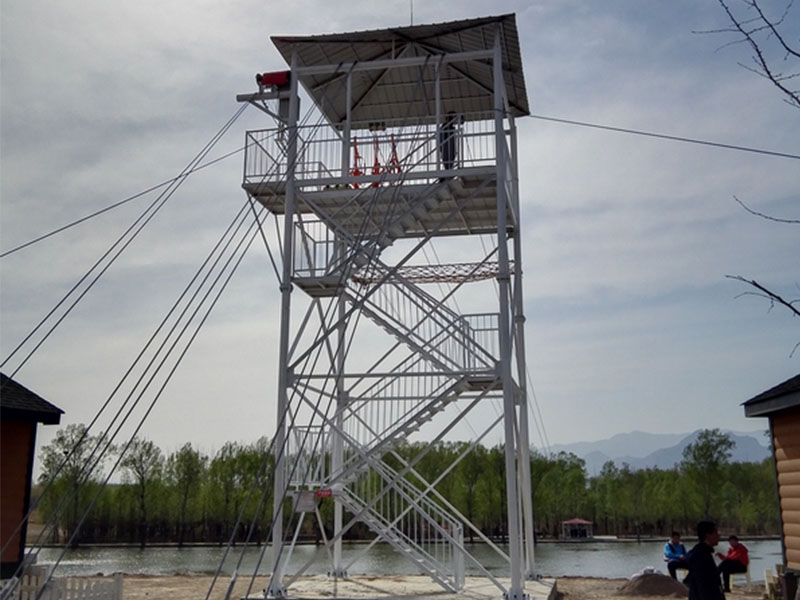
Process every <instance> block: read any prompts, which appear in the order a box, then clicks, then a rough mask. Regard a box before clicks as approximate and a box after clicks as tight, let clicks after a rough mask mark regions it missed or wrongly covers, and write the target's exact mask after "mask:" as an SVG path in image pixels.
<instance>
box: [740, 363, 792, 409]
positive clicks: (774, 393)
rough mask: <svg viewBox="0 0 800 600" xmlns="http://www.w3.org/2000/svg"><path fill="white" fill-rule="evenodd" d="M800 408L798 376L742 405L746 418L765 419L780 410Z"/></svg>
mask: <svg viewBox="0 0 800 600" xmlns="http://www.w3.org/2000/svg"><path fill="white" fill-rule="evenodd" d="M798 406H800V374H798V375H795V376H794V377H792V378H790V379H787V380H786V381H784V382H783V383H779V384H778V385H776V386H775V387H772V388H770V389H768V390H767V391H766V392H761V393H760V394H759V395H758V396H754V397H753V398H750V400H748V401H747V402H745V403H744V414H745V416H746V417H766V416H769V415H770V414H773V413H776V412H778V411H780V410H786V409H788V408H795V407H798Z"/></svg>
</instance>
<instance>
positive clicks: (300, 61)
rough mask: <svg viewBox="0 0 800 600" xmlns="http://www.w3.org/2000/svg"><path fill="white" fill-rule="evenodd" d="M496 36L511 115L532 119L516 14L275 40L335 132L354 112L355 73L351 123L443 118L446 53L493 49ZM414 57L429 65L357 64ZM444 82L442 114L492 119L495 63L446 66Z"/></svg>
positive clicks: (482, 60) (476, 61)
mask: <svg viewBox="0 0 800 600" xmlns="http://www.w3.org/2000/svg"><path fill="white" fill-rule="evenodd" d="M497 32H499V34H500V45H501V50H502V57H503V78H504V84H505V87H506V94H507V98H508V104H509V111H510V113H511V114H512V115H513V116H515V117H520V116H525V115H528V114H530V109H529V107H528V97H527V93H526V90H525V78H524V76H523V72H522V57H521V54H520V49H519V38H518V35H517V25H516V18H515V16H514V15H513V14H506V15H500V16H495V17H482V18H477V19H468V20H462V21H451V22H448V23H437V24H426V25H414V26H408V27H393V28H389V29H377V30H371V31H358V32H352V33H332V34H325V35H313V36H300V37H295V36H273V37H272V42H273V43H274V44H275V46H276V47H277V49H278V51H279V52H280V53H281V55H282V56H283V57H284V59H286V61H287V63H289V64H291V60H292V54H293V53H295V52H296V53H297V65H298V67H299V68H298V69H297V71H298V73H299V81H300V83H301V84H302V85H303V86H304V87H305V88H306V90H307V91H308V93H309V94H310V95H311V96H312V97H313V99H314V101H315V103H316V104H317V106H318V107H319V108H320V109H321V110H322V111H323V113H324V114H325V116H326V117H327V118H328V120H329V122H330V123H331V124H332V125H334V126H336V127H341V125H342V123H343V122H344V120H345V118H346V115H347V94H346V80H347V73H348V72H349V71H350V70H351V69H352V94H351V98H352V101H351V121H352V123H353V126H354V127H355V128H358V127H363V126H365V125H366V124H367V123H375V122H387V121H393V120H401V121H402V120H413V121H422V122H432V121H433V120H434V119H435V113H436V110H435V106H434V97H433V90H434V87H433V84H434V81H435V73H436V64H437V62H438V61H439V60H440V59H441V58H442V57H443V56H445V55H447V54H453V53H464V52H478V51H491V50H492V49H493V48H494V39H495V34H496V33H497ZM413 57H423V58H425V59H426V60H425V61H422V62H421V64H414V65H407V66H396V67H393V68H385V67H384V65H385V63H384V62H382V63H381V64H380V66H379V68H375V69H370V70H361V69H355V68H353V65H354V63H355V64H359V63H362V64H363V63H364V62H367V61H386V60H390V59H404V58H413ZM417 63H420V61H417ZM399 64H402V63H399ZM322 65H336V66H337V68H336V70H335V71H334V72H328V73H318V72H313V73H308V72H305V73H304V72H303V68H304V67H319V66H322ZM306 71H308V69H306ZM440 83H441V106H442V108H441V114H446V113H448V112H451V111H452V112H455V113H459V114H464V115H466V118H487V117H488V116H489V115H490V114H491V111H492V110H493V108H494V93H493V89H494V84H493V71H492V61H491V59H490V58H478V59H474V60H469V61H459V62H442V64H441V73H440ZM478 114H482V115H483V116H481V117H479V116H478Z"/></svg>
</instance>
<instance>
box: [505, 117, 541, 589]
mask: <svg viewBox="0 0 800 600" xmlns="http://www.w3.org/2000/svg"><path fill="white" fill-rule="evenodd" d="M509 124H510V129H511V156H510V158H509V160H510V162H509V164H510V166H511V177H512V184H511V193H512V194H513V196H514V197H513V198H512V200H511V203H512V205H513V206H514V214H515V215H516V223H515V227H514V286H513V298H514V349H515V350H516V359H517V379H518V382H519V390H520V395H521V401H520V407H519V469H520V498H521V500H522V518H523V528H524V534H525V577H526V578H527V579H535V578H536V563H535V560H534V548H535V541H536V539H535V537H534V531H533V529H534V528H533V493H532V489H531V451H530V448H531V445H530V444H531V443H530V434H529V429H528V367H527V363H526V360H525V302H524V295H523V293H522V223H521V216H520V215H521V212H520V207H519V162H518V159H517V156H518V154H517V124H516V121H515V120H514V118H513V117H509Z"/></svg>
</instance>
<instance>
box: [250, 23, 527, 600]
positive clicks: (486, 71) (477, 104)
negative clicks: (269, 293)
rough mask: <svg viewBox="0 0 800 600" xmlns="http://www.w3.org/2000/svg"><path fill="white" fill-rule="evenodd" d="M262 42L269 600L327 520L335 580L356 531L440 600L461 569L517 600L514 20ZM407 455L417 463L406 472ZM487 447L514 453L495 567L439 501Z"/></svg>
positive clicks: (254, 165)
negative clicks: (270, 324)
mask: <svg viewBox="0 0 800 600" xmlns="http://www.w3.org/2000/svg"><path fill="white" fill-rule="evenodd" d="M272 41H273V43H274V44H275V46H276V47H277V48H278V50H279V51H280V53H281V55H282V56H283V57H284V58H285V59H286V62H287V63H288V65H289V70H288V71H282V72H275V73H262V74H259V75H258V76H257V81H258V86H259V87H258V91H257V92H256V93H251V94H242V95H240V96H238V97H237V99H238V100H239V101H240V102H249V103H251V104H253V105H255V106H256V107H258V108H260V109H261V110H263V111H264V112H265V113H266V114H267V115H269V116H270V118H271V119H273V120H274V126H273V127H272V128H270V129H265V130H259V131H249V132H248V133H247V148H246V156H245V167H244V182H243V188H244V189H245V191H246V192H247V194H248V195H249V196H250V197H251V198H252V199H253V200H255V201H257V202H258V203H260V204H261V205H263V206H264V207H266V209H268V211H270V212H271V213H273V214H274V215H277V216H278V222H279V223H280V226H279V228H278V231H277V232H273V234H274V235H276V237H277V238H279V240H280V247H281V248H282V256H280V257H277V265H276V271H277V272H278V274H279V280H280V281H279V283H280V291H281V314H280V323H281V326H280V339H279V341H278V343H279V357H280V358H279V376H278V390H277V411H278V412H277V419H278V428H277V432H276V465H275V480H274V497H275V499H276V500H275V503H274V516H275V522H274V526H273V533H272V543H273V547H272V551H273V556H272V578H271V582H270V585H269V588H268V590H267V596H269V597H283V596H285V595H287V593H288V590H289V589H290V586H291V584H292V582H293V581H294V580H295V578H296V577H297V576H299V575H300V574H301V573H302V571H303V570H305V569H306V568H307V567H308V566H310V564H311V561H309V564H307V565H305V566H304V567H303V569H301V570H300V571H301V572H297V573H294V574H288V573H287V570H286V565H287V563H288V561H289V559H290V557H291V555H292V551H293V549H294V545H295V542H296V540H297V537H298V532H299V531H300V530H301V527H302V524H303V520H304V519H320V520H321V517H320V512H319V507H320V505H321V504H322V503H323V502H328V503H332V504H333V513H334V524H335V525H334V531H333V535H332V536H331V535H327V536H325V539H324V544H323V545H322V548H324V549H321V550H320V557H323V556H325V557H327V560H328V561H329V563H330V573H331V575H334V576H345V575H346V574H347V569H348V567H349V564H346V563H345V561H344V559H343V555H342V536H344V535H345V534H347V532H348V531H350V530H351V528H353V527H355V526H358V527H359V528H361V530H368V531H369V532H371V534H372V535H373V536H374V541H373V543H377V542H383V543H386V544H390V545H391V546H392V547H393V548H394V550H395V551H396V552H398V553H400V554H401V555H404V556H406V557H407V558H408V560H409V561H411V562H412V563H413V564H414V565H415V566H416V568H417V569H418V570H419V572H421V573H424V574H427V575H428V576H430V577H431V578H432V579H433V580H434V581H435V582H437V583H438V584H439V585H440V586H441V587H442V588H444V589H445V590H447V591H450V592H457V591H458V590H459V589H461V588H462V586H463V584H464V573H465V569H466V568H467V567H469V568H470V569H471V571H472V572H478V573H481V574H482V575H483V576H485V577H486V578H488V579H490V580H491V581H493V582H494V583H495V584H496V585H497V587H498V590H499V593H502V594H503V595H504V597H505V598H508V599H511V600H519V599H522V598H524V597H526V594H525V582H526V580H528V579H530V578H533V577H534V575H535V565H534V557H533V541H534V540H533V509H532V502H531V482H530V457H529V447H530V444H529V439H528V398H527V392H526V365H525V337H524V322H525V317H524V300H523V285H522V250H521V242H522V239H521V237H522V231H521V228H520V224H521V219H520V203H519V173H518V163H517V129H516V123H515V121H516V119H517V118H518V117H523V116H526V115H528V114H529V108H528V100H527V95H526V91H525V81H524V77H523V72H522V60H521V56H520V49H519V41H518V35H517V28H516V21H515V17H514V15H502V16H496V17H486V18H477V19H469V20H462V21H454V22H448V23H438V24H427V25H416V26H408V27H398V28H391V29H380V30H373V31H359V32H354V33H335V34H327V35H314V36H304V37H281V36H278V37H273V38H272ZM301 88H302V90H304V93H303V101H304V103H306V102H307V101H308V99H310V108H311V110H309V111H308V113H303V111H301ZM301 114H304V115H305V114H307V115H308V116H303V117H301ZM487 415H489V416H488V417H487ZM467 423H469V427H470V428H472V429H473V430H475V435H474V439H473V440H472V444H469V445H465V446H466V448H465V450H464V452H463V453H462V454H461V455H459V456H458V458H457V459H456V461H455V462H453V464H450V465H446V466H445V467H444V468H443V469H442V472H441V473H440V474H439V475H438V476H437V477H436V478H435V479H433V480H431V479H430V478H428V479H425V478H424V477H423V476H422V475H421V474H420V473H419V472H418V470H417V469H416V466H417V465H418V463H419V461H420V460H421V459H422V458H423V457H424V456H425V455H426V454H427V453H428V452H429V451H430V450H431V449H432V448H433V447H434V445H435V444H436V443H437V442H439V441H441V440H444V439H446V437H447V435H448V433H450V432H451V431H453V430H459V428H464V427H465V426H467V425H466V424H467ZM409 436H411V439H414V440H424V441H425V442H426V443H424V444H417V445H415V446H414V448H417V449H419V451H418V452H417V453H416V455H414V456H412V457H410V458H409V456H408V455H407V453H405V454H401V453H400V452H398V448H399V447H400V446H401V445H402V444H403V443H404V442H405V441H406V440H407V439H408V438H409ZM487 436H490V437H488V439H490V440H492V441H495V440H497V439H498V437H499V438H500V439H502V440H503V441H504V444H505V463H504V471H505V473H504V474H505V481H506V485H505V504H506V505H505V507H504V509H505V510H504V512H505V514H507V516H508V523H507V531H506V532H504V533H505V534H507V536H508V542H509V543H508V545H507V547H501V546H499V545H497V544H496V543H495V542H494V541H493V540H491V539H489V538H488V537H487V536H485V535H484V534H483V533H482V532H481V531H480V529H479V528H478V527H476V526H475V525H474V524H473V523H471V522H470V521H469V519H468V518H467V517H466V516H465V515H464V514H461V513H460V512H459V511H458V510H457V509H456V507H455V506H453V505H452V504H451V503H450V502H449V501H448V500H447V498H445V497H444V496H443V495H441V494H440V492H438V491H437V484H439V482H440V481H442V480H444V478H446V477H447V476H448V474H449V473H451V472H452V470H453V469H455V468H456V466H457V465H458V463H459V462H460V461H461V460H462V459H463V458H464V457H465V456H466V455H467V454H468V453H469V452H470V451H471V450H472V449H473V448H474V447H475V446H476V445H477V444H478V443H481V442H486V441H487ZM282 499H283V501H282ZM290 511H291V514H292V516H293V517H295V518H293V519H292V521H293V522H296V523H297V524H296V526H295V527H293V528H287V529H288V530H286V531H285V530H284V522H285V518H286V517H287V516H288V515H287V513H289V512H290ZM292 529H293V530H292ZM322 530H323V532H324V528H322ZM468 530H472V535H474V536H475V537H477V538H479V539H481V540H482V541H484V542H485V543H487V544H489V545H490V546H491V547H492V548H494V549H495V551H496V552H497V553H498V555H499V556H501V557H502V558H503V559H504V560H507V561H508V565H509V567H508V574H509V576H510V580H511V583H510V586H508V585H505V584H503V583H501V582H500V581H498V580H497V579H496V577H495V576H494V575H492V574H491V573H490V572H489V571H488V570H487V569H486V568H485V567H484V566H483V565H481V564H480V562H479V561H477V560H476V559H475V558H474V557H473V556H471V554H470V553H469V552H468V549H467V548H466V547H465V544H464V539H465V531H467V532H468ZM323 535H324V534H323ZM369 547H371V546H367V547H366V550H367V551H368V550H369ZM326 552H327V553H326Z"/></svg>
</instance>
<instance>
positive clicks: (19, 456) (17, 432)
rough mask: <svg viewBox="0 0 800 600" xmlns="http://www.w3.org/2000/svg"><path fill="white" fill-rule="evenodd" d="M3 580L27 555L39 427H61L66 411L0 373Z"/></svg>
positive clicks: (0, 486)
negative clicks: (32, 481) (28, 517)
mask: <svg viewBox="0 0 800 600" xmlns="http://www.w3.org/2000/svg"><path fill="white" fill-rule="evenodd" d="M0 377H1V378H2V383H0V506H2V507H3V509H2V511H1V512H0V547H2V548H3V554H2V567H1V569H0V577H1V578H3V579H6V578H8V577H11V576H13V575H14V572H15V571H16V570H17V567H18V566H19V565H20V563H21V562H22V560H23V557H24V556H25V536H26V534H27V529H28V527H27V521H23V520H24V519H25V515H26V514H27V512H28V508H29V507H30V502H31V478H32V476H33V458H34V454H35V453H36V427H37V425H38V424H39V423H42V424H44V425H58V423H60V422H61V415H62V414H63V413H64V411H63V410H61V409H60V408H57V407H56V406H53V405H52V404H50V403H49V402H48V401H47V400H45V399H44V398H41V397H40V396H38V395H36V394H35V393H33V392H32V391H30V390H29V389H28V388H26V387H25V386H23V385H20V384H19V383H17V382H16V381H14V380H13V379H11V378H10V377H7V376H6V375H3V374H1V373H0Z"/></svg>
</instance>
